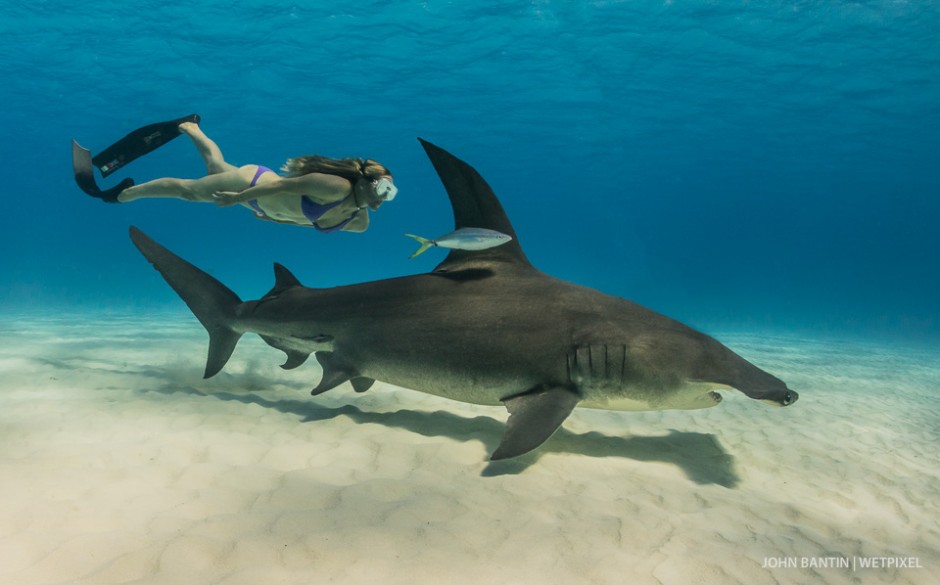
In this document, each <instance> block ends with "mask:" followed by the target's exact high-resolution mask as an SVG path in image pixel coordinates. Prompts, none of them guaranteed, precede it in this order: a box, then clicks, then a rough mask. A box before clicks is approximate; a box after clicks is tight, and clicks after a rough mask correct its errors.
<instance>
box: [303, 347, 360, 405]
mask: <svg viewBox="0 0 940 585" xmlns="http://www.w3.org/2000/svg"><path fill="white" fill-rule="evenodd" d="M316 356H317V361H318V362H320V366H321V367H322V368H323V377H322V378H320V383H319V384H317V387H316V388H314V389H313V391H312V392H310V394H312V395H314V396H316V395H317V394H323V393H324V392H326V391H327V390H332V389H333V388H336V387H337V386H339V385H340V384H342V383H343V382H348V381H350V380H352V381H353V388H354V389H356V391H357V392H365V391H366V390H368V389H369V386H371V385H372V382H374V380H371V379H369V378H363V377H361V376H360V375H359V372H357V371H356V369H355V368H354V367H352V366H351V365H350V364H349V363H347V362H346V361H345V360H343V358H341V357H339V356H337V355H336V354H335V353H333V352H330V351H318V352H317V353H316ZM359 380H368V381H369V382H368V384H366V383H365V382H359ZM359 388H362V390H359Z"/></svg>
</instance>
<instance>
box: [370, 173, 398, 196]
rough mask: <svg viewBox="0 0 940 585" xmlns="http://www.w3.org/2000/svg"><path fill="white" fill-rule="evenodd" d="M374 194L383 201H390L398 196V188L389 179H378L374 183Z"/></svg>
mask: <svg viewBox="0 0 940 585" xmlns="http://www.w3.org/2000/svg"><path fill="white" fill-rule="evenodd" d="M375 194H376V195H377V196H378V197H379V198H380V199H382V200H384V201H391V200H392V199H394V198H395V195H398V187H396V186H395V184H394V183H392V180H391V179H385V178H383V179H379V180H378V181H376V183H375Z"/></svg>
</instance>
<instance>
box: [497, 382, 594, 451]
mask: <svg viewBox="0 0 940 585" xmlns="http://www.w3.org/2000/svg"><path fill="white" fill-rule="evenodd" d="M579 400H580V397H578V395H577V394H575V393H574V392H573V391H572V390H571V389H569V388H566V387H564V386H548V387H539V388H536V389H535V390H531V391H529V392H526V393H525V394H519V395H517V396H513V397H512V398H507V399H505V400H503V404H505V405H506V410H508V411H509V421H508V422H507V423H506V432H505V433H504V434H503V440H502V441H501V442H500V443H499V447H497V448H496V451H494V452H493V455H492V456H491V457H490V459H491V460H492V461H497V460H499V459H508V458H510V457H517V456H519V455H522V454H523V453H528V452H529V451H531V450H532V449H535V448H536V447H538V446H539V445H541V444H542V443H544V442H545V441H546V440H548V438H549V437H551V436H552V434H553V433H554V432H555V431H556V430H558V427H559V426H561V423H562V422H564V420H565V419H566V418H568V415H569V414H571V411H572V410H574V407H575V406H576V405H577V404H578V401H579Z"/></svg>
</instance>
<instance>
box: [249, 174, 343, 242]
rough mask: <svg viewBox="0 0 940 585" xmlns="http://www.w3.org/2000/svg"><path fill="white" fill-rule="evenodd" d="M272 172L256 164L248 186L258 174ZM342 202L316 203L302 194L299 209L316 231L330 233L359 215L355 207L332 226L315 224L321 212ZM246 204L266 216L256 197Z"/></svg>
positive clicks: (253, 182) (252, 183)
mask: <svg viewBox="0 0 940 585" xmlns="http://www.w3.org/2000/svg"><path fill="white" fill-rule="evenodd" d="M273 172H274V171H272V170H271V169H269V168H268V167H263V166H261V165H258V170H257V171H256V172H255V176H254V178H253V179H251V185H249V186H250V187H254V186H255V183H257V182H258V177H260V176H261V175H263V174H264V173H273ZM342 202H343V200H342V199H341V200H339V201H334V202H333V203H326V204H323V203H317V202H316V201H314V200H313V199H311V198H309V197H307V196H306V195H303V196H302V197H301V198H300V211H301V212H302V213H303V214H304V217H306V218H307V219H309V220H310V223H312V224H313V227H314V228H315V229H316V230H317V231H318V232H323V233H324V234H330V233H333V232H338V231H340V230H341V229H343V228H344V227H346V224H348V223H349V222H351V221H352V220H354V219H356V217H357V216H358V215H359V211H360V210H358V209H357V210H356V211H355V212H354V213H353V214H352V215H350V216H349V217H347V218H346V219H345V220H344V221H342V222H340V223H338V224H336V225H334V226H332V227H328V228H322V227H320V226H318V225H317V220H318V219H320V218H321V217H323V214H324V213H326V212H327V211H329V210H331V209H333V208H334V207H336V206H337V205H339V204H340V203H342ZM248 205H251V208H252V209H254V210H255V213H257V214H258V215H259V216H261V217H267V214H266V213H265V212H264V210H263V209H261V206H260V205H258V200H257V199H252V200H250V201H249V202H248Z"/></svg>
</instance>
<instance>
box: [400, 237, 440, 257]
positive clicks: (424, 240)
mask: <svg viewBox="0 0 940 585" xmlns="http://www.w3.org/2000/svg"><path fill="white" fill-rule="evenodd" d="M405 235H406V236H408V237H409V238H414V239H416V240H418V242H420V243H421V247H420V248H418V251H417V252H415V253H414V254H412V255H411V256H408V259H409V260H410V259H411V258H415V257H417V256H418V255H419V254H423V253H424V251H425V250H427V249H428V248H430V247H431V246H434V245H435V244H434V242H433V241H432V240H429V239H427V238H422V237H421V236H416V235H414V234H405Z"/></svg>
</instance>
